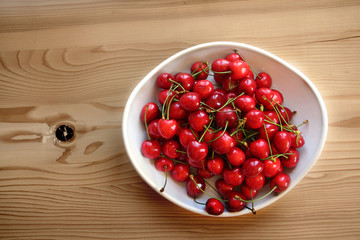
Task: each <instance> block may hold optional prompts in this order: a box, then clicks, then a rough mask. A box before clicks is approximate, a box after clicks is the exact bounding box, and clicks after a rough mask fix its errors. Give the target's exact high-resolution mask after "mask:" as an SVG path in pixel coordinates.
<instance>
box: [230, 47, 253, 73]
mask: <svg viewBox="0 0 360 240" xmlns="http://www.w3.org/2000/svg"><path fill="white" fill-rule="evenodd" d="M234 52H235V53H236V54H237V55H239V56H240V57H241V58H242V59H243V60H244V62H246V63H247V64H248V65H249V67H250V69H251V71H253V72H254V73H255V77H254V79H255V78H256V77H257V76H258V74H257V72H256V71H255V70H254V69H253V68H252V67H251V65H250V64H249V63H248V61H246V59H245V57H244V56H242V55H241V54H240V53H239V51H238V50H237V49H234Z"/></svg>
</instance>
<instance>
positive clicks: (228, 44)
mask: <svg viewBox="0 0 360 240" xmlns="http://www.w3.org/2000/svg"><path fill="white" fill-rule="evenodd" d="M214 46H226V47H234V48H236V47H238V48H239V47H240V48H244V49H248V50H251V51H254V52H257V53H259V54H262V55H265V56H267V57H268V58H271V59H272V60H274V61H277V62H278V63H280V64H281V65H283V66H284V67H286V68H288V69H289V70H290V71H292V72H294V73H295V74H296V75H298V76H299V77H300V78H301V79H302V80H303V81H305V83H306V84H307V85H308V86H309V88H310V89H311V91H312V92H313V93H314V95H315V97H316V99H317V101H318V103H319V106H320V109H321V116H322V126H323V127H322V132H321V133H322V134H321V139H320V142H319V147H318V148H317V151H316V152H315V154H314V161H313V162H312V164H311V165H309V167H308V168H307V169H306V171H304V172H303V173H302V174H301V175H300V177H298V179H297V180H296V181H292V183H291V185H290V187H289V188H288V189H287V190H286V191H284V192H282V193H281V194H279V195H278V196H277V197H276V198H270V199H269V200H268V201H266V202H263V203H260V204H259V205H257V210H260V209H262V208H264V207H265V206H268V205H270V204H272V203H274V202H275V201H277V200H279V199H280V198H281V197H283V196H285V195H286V194H287V193H288V192H289V191H290V190H291V189H292V188H293V187H295V186H296V185H297V184H298V182H300V181H301V180H302V179H303V178H304V176H305V175H306V174H307V173H308V172H309V171H310V169H311V168H312V167H313V166H314V164H315V163H316V162H317V160H318V159H319V157H320V154H321V152H322V150H323V148H324V145H325V141H326V137H327V132H328V115H327V110H326V105H325V103H324V100H323V98H322V96H321V94H320V92H319V91H318V89H317V88H316V86H315V85H314V84H313V83H312V82H311V80H310V79H309V78H308V77H307V76H306V75H305V74H303V73H302V72H301V71H299V70H298V69H297V68H295V67H294V66H292V65H291V64H289V63H287V62H286V61H284V60H282V59H281V58H279V57H277V56H275V55H274V54H272V53H270V52H268V51H266V50H264V49H261V48H258V47H255V46H252V45H249V44H245V43H239V42H231V41H215V42H207V43H202V44H198V45H195V46H192V47H189V48H186V49H184V50H182V51H180V52H177V53H175V54H173V55H172V56H170V57H168V58H167V59H165V60H164V61H162V62H161V63H160V64H158V65H157V66H156V67H155V68H153V70H151V71H150V72H149V73H148V74H147V75H146V76H145V77H144V78H143V79H142V80H141V81H140V82H139V83H138V84H137V85H136V87H135V88H134V89H133V90H132V92H131V94H130V96H129V97H128V100H127V102H126V105H125V109H124V112H123V117H122V137H123V142H124V145H125V149H126V152H127V155H128V157H129V159H130V161H131V163H132V165H133V166H134V168H135V170H136V172H137V173H138V174H139V175H140V177H141V178H142V179H143V180H144V181H145V182H146V183H147V184H148V185H149V186H150V187H151V188H153V189H154V190H155V191H156V192H158V193H159V194H161V196H163V197H165V198H166V199H168V200H169V201H171V202H173V203H175V204H176V205H178V206H180V207H182V208H184V209H187V210H188V211H190V212H194V213H197V214H201V215H204V216H212V215H209V214H207V213H206V211H204V210H199V209H193V208H191V207H189V206H188V205H186V204H184V203H183V202H181V201H178V200H177V199H176V198H174V197H172V196H171V195H169V194H167V193H166V192H163V193H160V192H159V191H158V189H157V186H155V183H153V182H152V181H150V179H149V178H147V177H146V176H145V174H143V173H142V172H141V171H140V169H139V167H137V163H136V161H135V160H134V159H135V156H134V155H133V153H132V151H131V147H130V143H129V142H128V141H126V135H127V128H126V127H124V126H127V125H128V116H129V112H130V110H131V107H130V105H131V103H132V102H133V100H134V98H135V97H136V95H137V94H138V92H139V90H140V89H141V88H142V87H143V86H144V85H145V83H146V82H147V81H148V80H149V79H150V78H152V77H154V74H155V73H157V72H158V71H159V70H160V69H162V68H163V67H164V66H165V65H167V64H168V63H169V62H171V61H173V60H174V59H176V58H179V57H180V56H182V55H185V54H187V53H190V52H192V51H195V50H200V49H203V48H209V47H214ZM248 213H251V211H250V210H247V209H243V210H242V211H240V212H235V213H230V212H229V213H224V214H221V215H219V216H217V217H235V216H240V215H244V214H248Z"/></svg>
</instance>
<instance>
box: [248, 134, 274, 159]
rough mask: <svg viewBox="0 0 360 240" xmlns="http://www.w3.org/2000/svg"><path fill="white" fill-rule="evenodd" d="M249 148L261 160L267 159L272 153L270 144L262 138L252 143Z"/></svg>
mask: <svg viewBox="0 0 360 240" xmlns="http://www.w3.org/2000/svg"><path fill="white" fill-rule="evenodd" d="M249 148H250V152H251V154H252V155H253V156H255V157H257V158H260V159H261V158H267V157H268V156H269V153H270V147H269V144H268V142H267V141H266V140H264V139H262V138H259V139H258V140H255V141H253V142H251V143H250V145H249Z"/></svg>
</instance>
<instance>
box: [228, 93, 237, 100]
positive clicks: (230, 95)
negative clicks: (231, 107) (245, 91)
mask: <svg viewBox="0 0 360 240" xmlns="http://www.w3.org/2000/svg"><path fill="white" fill-rule="evenodd" d="M237 96H238V94H237V93H236V92H227V93H226V94H225V99H226V101H229V100H232V99H235V98H236V97H237Z"/></svg>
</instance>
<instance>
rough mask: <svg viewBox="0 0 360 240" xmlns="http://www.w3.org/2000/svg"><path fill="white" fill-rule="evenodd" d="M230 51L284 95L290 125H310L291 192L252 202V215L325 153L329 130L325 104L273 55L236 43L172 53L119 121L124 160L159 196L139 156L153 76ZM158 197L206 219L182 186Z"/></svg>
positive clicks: (154, 175)
mask: <svg viewBox="0 0 360 240" xmlns="http://www.w3.org/2000/svg"><path fill="white" fill-rule="evenodd" d="M233 49H237V50H238V51H239V52H240V54H242V55H243V56H244V57H245V58H246V60H247V62H248V63H249V64H250V65H251V66H252V67H253V68H254V70H255V71H257V72H258V73H259V72H261V71H264V72H267V73H269V74H270V76H271V77H272V79H273V84H272V88H274V89H278V90H280V91H281V92H282V93H283V95H284V106H286V107H289V108H290V109H291V110H296V111H297V114H296V115H295V116H294V117H293V120H292V123H294V124H296V125H297V124H300V123H301V122H303V121H304V120H309V123H308V124H306V125H304V126H302V127H300V130H301V131H302V133H303V136H304V138H305V142H306V143H305V145H304V146H303V147H302V148H300V149H298V150H299V153H300V160H299V163H298V165H297V166H296V167H295V169H293V170H291V171H288V173H289V174H290V177H291V184H290V186H289V188H288V189H287V190H286V191H285V192H282V193H280V194H279V195H278V196H276V197H275V196H273V195H270V196H268V197H266V198H264V199H262V200H260V201H258V202H256V203H255V209H256V210H260V209H262V208H264V207H266V206H267V205H269V204H271V203H273V202H275V201H276V200H278V199H279V198H280V197H281V196H284V195H285V194H286V193H287V192H289V191H290V190H291V189H292V188H293V187H294V186H295V185H296V184H297V183H298V182H299V181H300V180H301V179H302V178H303V177H304V176H305V175H306V173H307V172H308V171H309V170H310V168H311V167H312V166H313V165H314V163H315V162H316V160H317V159H318V157H319V155H320V153H321V151H322V149H323V146H324V143H325V139H326V134H327V128H328V119H327V113H326V108H325V104H324V102H323V100H322V98H321V95H320V93H319V92H318V90H317V89H316V87H315V86H314V84H313V83H312V82H311V81H310V80H309V79H308V78H307V77H306V76H305V75H304V74H302V73H301V72H300V71H299V70H297V69H296V68H294V67H293V66H291V65H290V64H288V63H286V62H285V61H284V60H282V59H280V58H278V57H276V56H274V55H273V54H271V53H268V52H267V51H264V50H262V49H259V48H256V47H253V46H250V45H246V44H242V43H235V42H211V43H205V44H200V45H197V46H194V47H190V48H188V49H185V50H183V51H181V52H179V53H176V54H175V55H173V56H171V57H169V58H168V59H166V60H165V61H163V62H162V63H160V64H159V65H158V66H157V67H155V68H154V69H153V70H152V71H151V72H150V73H149V74H147V75H146V76H145V78H144V79H142V80H141V81H140V83H139V84H138V85H137V86H136V88H135V89H134V90H133V92H132V93H131V95H130V97H129V99H128V101H127V103H126V107H125V110H124V115H123V122H122V128H123V139H124V144H125V148H126V151H127V154H128V156H129V158H130V160H131V162H132V164H133V165H134V167H135V169H136V171H137V172H138V174H139V175H140V176H141V177H142V178H143V179H144V181H145V182H146V183H148V184H149V185H150V186H151V187H152V188H153V189H154V190H155V191H157V192H159V190H160V188H161V187H162V186H163V183H164V173H163V172H159V171H157V170H156V169H155V167H154V161H152V160H149V159H147V158H145V157H143V155H142V154H141V151H140V146H141V143H142V142H143V141H144V140H146V138H147V136H146V132H145V128H144V124H143V123H142V122H141V120H140V111H141V108H142V107H143V106H144V105H145V104H146V103H148V102H151V101H155V102H158V101H157V96H158V93H159V91H160V89H158V88H157V87H156V84H155V81H156V78H157V76H158V75H159V74H160V73H162V72H169V73H172V74H175V73H177V72H189V71H190V70H189V69H190V66H191V64H192V63H194V62H196V61H204V60H207V61H209V62H212V61H213V60H215V59H217V58H224V57H225V56H226V55H227V54H229V53H231V52H232V51H233ZM209 80H211V78H209ZM211 183H213V181H212V182H211ZM207 191H209V192H210V194H214V193H213V192H212V191H211V188H209V187H207ZM268 191H269V186H267V187H264V188H263V189H262V190H261V191H260V192H259V193H258V196H262V195H263V194H265V193H266V192H268ZM159 194H161V195H162V196H163V197H165V198H167V199H168V200H170V201H172V202H173V203H175V204H177V205H178V206H181V207H183V208H185V209H187V210H190V211H192V212H194V213H198V214H202V215H208V214H207V213H206V211H205V210H204V206H203V205H199V204H197V203H195V202H194V200H193V199H192V198H190V197H188V196H187V194H186V190H185V186H184V183H178V182H175V181H173V180H172V179H171V178H169V179H168V184H167V186H166V188H165V191H164V192H163V193H160V192H159ZM207 198H208V196H206V195H205V194H203V196H202V197H199V199H198V201H200V202H201V201H202V202H206V200H207ZM247 213H250V211H249V210H247V209H245V208H244V209H243V210H242V211H240V212H235V213H233V212H227V211H225V212H224V213H223V214H222V215H220V216H221V217H229V216H238V215H243V214H247Z"/></svg>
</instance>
